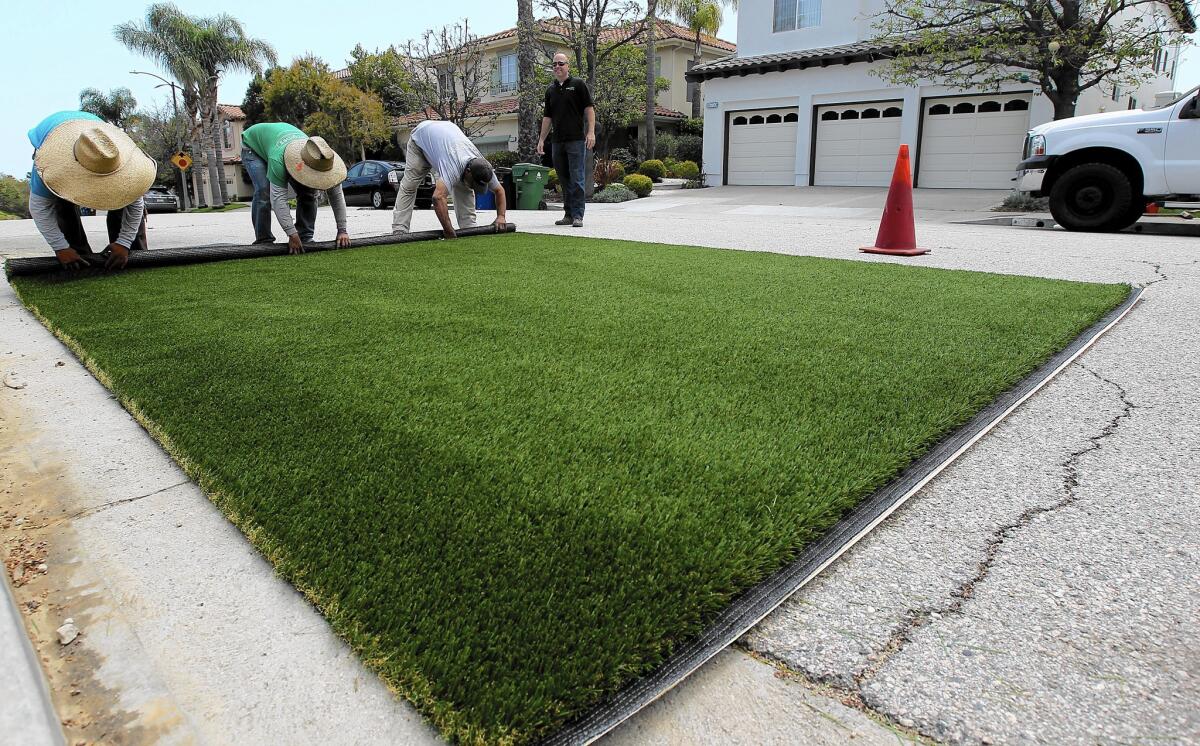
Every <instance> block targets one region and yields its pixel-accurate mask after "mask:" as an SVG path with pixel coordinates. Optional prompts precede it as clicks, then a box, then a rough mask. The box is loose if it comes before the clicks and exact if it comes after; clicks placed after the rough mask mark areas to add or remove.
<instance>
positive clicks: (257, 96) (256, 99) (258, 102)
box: [242, 67, 279, 127]
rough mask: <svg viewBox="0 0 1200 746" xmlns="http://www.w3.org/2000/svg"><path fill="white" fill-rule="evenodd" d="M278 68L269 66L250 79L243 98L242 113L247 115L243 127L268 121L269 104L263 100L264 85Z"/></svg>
mask: <svg viewBox="0 0 1200 746" xmlns="http://www.w3.org/2000/svg"><path fill="white" fill-rule="evenodd" d="M278 69H279V68H277V67H269V68H267V69H266V70H263V71H262V73H259V74H256V75H255V76H254V77H253V78H251V79H250V85H248V86H246V95H245V97H243V98H242V113H243V114H245V115H246V121H245V123H244V124H243V125H242V126H243V127H251V126H253V125H255V124H258V123H259V122H265V121H267V104H266V102H265V101H263V86H264V85H265V84H266V82H267V81H268V80H270V79H271V75H272V74H273V73H274V72H275V71H276V70H278Z"/></svg>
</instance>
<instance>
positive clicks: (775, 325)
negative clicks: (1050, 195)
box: [14, 234, 1129, 742]
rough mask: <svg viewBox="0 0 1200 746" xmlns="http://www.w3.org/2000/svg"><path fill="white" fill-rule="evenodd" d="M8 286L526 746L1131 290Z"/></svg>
mask: <svg viewBox="0 0 1200 746" xmlns="http://www.w3.org/2000/svg"><path fill="white" fill-rule="evenodd" d="M14 284H15V285H16V286H17V288H18V290H19V292H20V294H21V296H22V298H23V299H24V300H25V302H26V303H27V304H28V305H30V306H31V307H33V308H35V309H36V310H37V311H39V312H40V313H41V314H43V315H44V317H45V318H46V319H48V322H49V323H50V324H51V325H52V326H53V327H54V328H55V329H56V330H57V331H58V332H59V333H60V335H64V336H65V338H66V339H67V340H68V341H69V342H71V343H72V344H73V345H76V349H77V351H81V354H82V355H83V356H84V357H85V359H87V361H88V362H89V364H90V365H91V366H92V367H93V370H95V371H97V372H98V373H99V374H100V375H101V377H102V379H103V380H105V382H106V383H107V385H109V386H110V387H111V388H112V389H113V390H114V391H115V392H116V393H117V394H118V395H119V396H120V397H121V398H122V400H123V401H124V402H125V404H126V406H128V407H129V408H130V409H131V410H132V411H134V412H135V414H137V415H138V416H139V417H141V418H142V420H143V422H145V423H146V424H147V426H148V427H150V428H151V429H152V431H153V432H155V434H156V435H157V436H158V437H159V438H160V439H161V440H162V441H163V442H164V444H165V445H166V447H167V448H168V449H169V450H170V451H171V453H172V454H173V455H174V456H175V457H176V458H177V459H178V460H179V461H180V463H181V464H183V466H184V468H186V469H187V471H188V473H189V474H191V475H192V476H193V477H194V478H196V479H197V480H198V481H199V482H200V484H201V485H202V486H203V488H204V489H205V490H206V491H207V492H208V493H209V494H210V495H211V496H212V498H213V499H214V500H215V501H216V503H217V504H218V505H220V506H221V508H222V509H223V510H224V511H225V512H226V513H227V514H228V515H229V516H230V517H231V518H232V519H233V520H234V521H235V522H236V523H237V524H238V525H239V526H240V527H241V528H242V529H243V530H244V531H245V532H246V533H247V535H248V536H249V537H250V538H251V540H252V541H254V543H255V544H256V546H258V547H259V548H260V549H261V550H262V551H263V552H264V554H266V556H267V557H269V558H270V559H271V561H272V562H274V563H275V566H276V567H277V568H278V571H279V572H280V573H281V574H282V575H283V576H284V577H285V578H287V579H288V580H290V581H291V582H292V583H294V584H295V585H296V586H297V587H299V588H300V589H302V590H303V591H304V592H305V593H307V594H308V595H309V597H310V598H311V599H312V600H313V601H314V603H316V604H317V605H318V606H319V607H320V608H321V609H322V610H323V612H324V613H325V614H326V616H327V617H328V618H329V620H330V622H331V624H332V625H333V627H334V628H335V629H336V630H337V631H338V632H339V633H340V634H341V635H343V636H344V637H345V638H346V639H347V640H349V642H350V643H351V644H352V645H353V646H354V647H355V649H356V650H357V651H358V652H359V653H360V655H362V657H363V658H364V660H366V661H367V662H368V664H370V665H371V666H373V667H375V668H376V669H377V670H378V671H379V672H380V673H381V674H382V676H383V677H384V678H385V680H386V681H387V682H388V683H389V684H390V685H392V686H393V687H394V688H395V689H396V690H398V691H400V692H402V693H403V694H404V695H405V696H407V697H408V698H410V699H411V700H413V701H414V702H415V703H416V704H417V705H418V706H419V707H420V708H421V710H422V711H423V712H424V713H425V714H426V715H427V716H429V717H430V718H431V719H432V720H433V721H434V722H435V723H436V724H437V726H438V727H440V728H441V729H442V731H443V733H445V734H446V735H448V736H450V737H453V738H458V739H461V740H464V741H476V740H485V741H504V740H512V741H518V742H522V741H528V740H531V739H534V738H536V737H539V736H544V735H546V734H548V733H550V732H553V730H554V729H555V728H557V727H559V726H561V725H562V724H563V723H564V722H565V721H566V720H567V719H569V718H570V717H572V716H574V715H578V714H580V713H582V712H584V711H586V710H587V709H588V708H590V707H592V706H594V705H596V704H597V703H598V702H599V701H600V700H601V699H603V698H604V697H605V696H607V695H609V694H611V693H612V692H613V691H615V690H616V689H618V688H619V687H621V686H622V685H623V684H627V683H629V682H630V680H631V679H633V678H635V677H637V676H639V675H641V674H644V673H646V672H648V671H649V670H651V669H652V668H654V667H655V666H656V665H657V664H659V663H660V662H662V661H663V659H664V658H665V657H666V656H667V655H668V654H670V653H671V652H672V650H673V649H674V648H676V647H677V646H678V644H680V643H681V642H683V641H685V640H687V639H688V638H689V637H690V636H693V635H695V634H696V633H697V632H699V631H700V630H701V629H702V627H703V626H704V625H705V623H706V622H707V621H708V620H710V619H711V618H712V617H713V616H714V614H715V613H716V612H717V611H718V610H720V609H721V608H723V607H724V606H726V605H727V604H728V603H729V601H730V599H731V598H732V597H733V596H735V595H736V594H737V593H738V592H739V591H742V590H744V589H746V588H747V587H748V586H751V585H753V584H754V583H756V582H758V581H759V580H761V579H763V578H764V577H765V576H766V575H768V574H769V573H771V572H772V571H774V570H776V569H778V568H779V567H781V566H782V565H783V564H784V563H785V562H787V561H788V559H789V558H791V557H793V556H795V554H796V553H797V551H798V550H799V549H801V548H802V547H804V545H805V544H806V543H808V542H810V541H811V540H813V538H814V537H817V536H819V535H820V534H821V532H822V531H824V530H825V529H826V528H828V527H829V526H830V525H831V524H832V523H833V522H834V521H836V520H837V519H838V517H839V516H841V515H843V514H844V512H845V511H846V510H847V509H849V508H850V507H852V506H853V505H855V504H856V503H857V502H858V501H859V500H861V499H862V498H863V497H865V496H866V495H868V494H870V493H871V492H872V491H873V490H875V489H877V488H878V487H880V486H882V485H883V484H885V483H886V482H887V481H888V479H889V478H891V477H892V476H894V475H895V474H896V473H897V472H898V471H899V470H901V469H902V468H903V467H904V466H905V465H907V464H909V463H910V462H911V461H912V460H913V459H914V458H916V457H917V456H919V455H921V454H922V453H923V452H925V451H926V450H927V448H928V447H929V446H930V445H931V444H932V443H934V442H935V441H936V440H937V439H939V438H940V437H942V436H944V435H945V434H946V433H948V432H950V431H951V430H952V429H954V428H955V427H956V426H958V425H960V424H962V423H964V422H965V421H966V420H968V419H969V418H970V417H971V416H972V415H973V414H974V413H976V412H977V411H978V410H980V409H981V408H982V407H984V406H985V405H986V404H988V403H989V402H990V401H992V400H993V399H994V398H995V397H996V396H997V395H998V394H999V393H1001V392H1002V391H1004V390H1005V389H1007V388H1009V387H1010V386H1012V385H1013V384H1014V383H1016V382H1017V381H1018V380H1019V379H1021V378H1022V377H1023V376H1025V375H1026V374H1028V373H1029V372H1031V371H1032V370H1033V369H1034V368H1035V367H1036V366H1037V365H1038V364H1039V363H1041V362H1042V361H1044V360H1045V359H1046V358H1047V357H1048V356H1049V355H1051V354H1052V353H1053V352H1055V351H1057V350H1059V349H1061V348H1063V347H1064V346H1065V345H1067V344H1068V343H1069V342H1070V340H1071V339H1072V338H1074V337H1075V336H1076V335H1077V334H1078V333H1079V332H1080V331H1082V330H1083V329H1084V328H1086V327H1087V326H1088V325H1090V324H1092V323H1093V322H1095V321H1096V320H1098V319H1099V318H1100V317H1101V316H1103V314H1104V313H1105V312H1107V311H1108V310H1109V309H1111V308H1113V307H1114V306H1116V305H1117V304H1119V303H1120V302H1121V301H1122V300H1123V299H1124V298H1125V297H1126V295H1127V293H1128V292H1129V290H1128V288H1127V287H1125V286H1113V285H1087V284H1079V283H1068V282H1059V281H1050V280H1042V279H1034V278H1027V277H1011V276H999V275H989V274H981V273H969V272H952V271H941V270H931V269H919V268H912V267H906V266H899V265H888V264H869V263H860V262H839V261H832V260H822V259H812V258H799V257H789V256H779V255H773V254H766V253H750V252H737V251H717V250H710V249H699V248H689V247H676V246H665V245H655V244H642V243H630V242H618V241H602V240H592V239H568V238H562V237H552V236H538V235H527V234H512V235H506V236H495V237H486V238H475V239H461V240H459V241H456V242H453V243H451V242H434V243H421V244H408V245H404V246H389V247H376V248H364V249H357V250H353V251H348V252H327V253H316V254H306V255H303V256H298V257H279V258H271V259H257V260H249V261H238V262H224V263H218V264H204V265H193V266H187V267H176V268H169V269H156V270H152V271H140V272H130V273H128V274H121V275H116V276H109V277H104V278H98V279H84V280H80V281H77V282H70V283H50V282H44V281H39V280H33V279H22V280H19V281H16V282H15V283H14ZM98 445H100V444H98Z"/></svg>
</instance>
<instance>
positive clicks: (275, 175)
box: [242, 122, 308, 187]
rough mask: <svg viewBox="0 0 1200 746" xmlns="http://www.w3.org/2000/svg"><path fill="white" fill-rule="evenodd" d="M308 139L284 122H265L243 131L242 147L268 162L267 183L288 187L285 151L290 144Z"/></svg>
mask: <svg viewBox="0 0 1200 746" xmlns="http://www.w3.org/2000/svg"><path fill="white" fill-rule="evenodd" d="M307 139H308V135H306V134H304V133H303V132H301V131H300V130H299V129H297V128H296V127H294V126H292V125H290V124H286V123H284V122H263V123H262V124H256V125H254V126H253V127H249V128H247V129H245V130H243V131H242V145H245V146H246V147H247V148H250V149H251V150H253V151H254V153H255V154H256V155H257V156H258V157H259V158H262V159H263V160H264V161H266V162H267V181H270V182H271V183H272V184H274V185H275V186H277V187H286V186H287V185H288V183H287V179H288V175H287V166H285V165H284V163H283V151H284V149H285V148H286V147H287V145H288V143H290V142H293V141H295V140H307Z"/></svg>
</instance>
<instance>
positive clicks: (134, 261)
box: [4, 223, 517, 279]
mask: <svg viewBox="0 0 1200 746" xmlns="http://www.w3.org/2000/svg"><path fill="white" fill-rule="evenodd" d="M516 230H517V226H516V224H514V223H508V224H507V225H506V226H505V228H504V230H499V229H497V228H496V227H495V226H494V225H481V226H475V227H474V228H463V229H461V230H458V231H455V233H456V234H457V235H458V236H459V237H460V238H471V237H473V236H490V235H493V234H498V233H515V232H516ZM440 238H442V231H440V230H433V231H413V232H411V233H405V234H403V235H396V234H395V233H384V234H382V235H379V236H363V237H360V238H354V239H351V244H350V246H348V247H346V248H348V249H358V248H363V247H366V246H385V245H389V244H406V243H415V242H419V241H436V240H438V239H440ZM340 250H342V249H341V247H339V246H338V245H337V242H336V241H313V242H310V243H306V244H304V251H305V253H308V252H311V251H340ZM287 254H288V246H287V244H286V243H268V244H206V245H203V246H184V247H178V248H169V249H148V250H146V251H131V252H129V261H128V262H127V263H126V265H125V269H150V268H152V267H175V266H178V265H181V264H204V263H207V262H224V261H229V260H231V259H259V258H262V257H268V256H286V255H287ZM93 256H94V257H97V258H98V257H99V256H101V255H100V254H95V255H93ZM93 261H95V259H93ZM4 271H5V272H6V273H7V275H8V276H9V277H30V276H34V275H53V274H59V275H61V276H62V277H63V278H66V279H71V278H80V277H90V276H94V275H97V274H105V272H106V270H105V269H104V267H103V264H102V263H100V264H99V265H94V266H93V267H92V268H90V269H86V270H82V271H80V272H72V271H69V270H66V269H63V266H62V265H61V264H60V263H59V261H58V259H57V258H55V257H53V256H25V257H14V258H11V259H9V260H8V261H6V262H5V263H4Z"/></svg>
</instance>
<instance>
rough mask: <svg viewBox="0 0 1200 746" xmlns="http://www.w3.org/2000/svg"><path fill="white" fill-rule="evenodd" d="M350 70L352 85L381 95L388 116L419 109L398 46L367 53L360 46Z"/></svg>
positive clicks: (355, 49)
mask: <svg viewBox="0 0 1200 746" xmlns="http://www.w3.org/2000/svg"><path fill="white" fill-rule="evenodd" d="M347 69H348V70H349V71H350V84H351V85H353V86H354V87H355V88H357V89H359V90H360V91H366V92H368V93H374V94H375V95H376V96H378V97H379V100H380V102H381V103H382V104H383V110H384V111H386V112H387V113H388V114H390V115H392V116H394V117H397V116H400V115H402V114H408V113H411V112H413V111H415V110H416V109H418V108H420V106H421V105H420V103H419V102H418V101H417V98H416V94H415V93H414V92H413V86H412V79H411V76H410V75H409V72H408V67H407V65H406V64H405V60H404V55H402V54H401V53H400V51H399V50H398V49H396V47H395V46H390V47H388V48H387V49H384V50H378V49H377V50H375V51H374V52H368V51H367V50H365V49H363V46H362V45H361V44H359V45H357V46H355V47H354V51H353V52H351V53H350V63H349V65H348V66H347Z"/></svg>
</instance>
